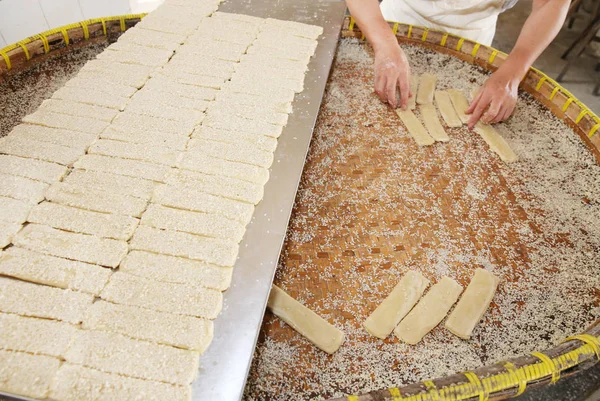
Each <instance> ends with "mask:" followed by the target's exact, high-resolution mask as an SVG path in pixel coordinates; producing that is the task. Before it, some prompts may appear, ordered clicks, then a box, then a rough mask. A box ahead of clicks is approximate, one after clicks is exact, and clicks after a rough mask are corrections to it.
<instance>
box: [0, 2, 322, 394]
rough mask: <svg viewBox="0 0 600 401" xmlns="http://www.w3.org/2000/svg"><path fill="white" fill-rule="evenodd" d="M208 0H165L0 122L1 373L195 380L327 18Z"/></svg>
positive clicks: (143, 384) (74, 379)
mask: <svg viewBox="0 0 600 401" xmlns="http://www.w3.org/2000/svg"><path fill="white" fill-rule="evenodd" d="M219 3H220V0H204V1H197V0H166V1H165V3H164V4H163V5H161V6H160V7H159V8H158V9H157V10H156V11H154V12H152V13H151V14H150V15H148V16H146V17H145V18H144V19H143V20H142V21H141V22H140V23H138V25H137V26H136V27H135V28H132V29H130V30H128V31H127V32H126V33H124V34H123V35H122V36H121V37H120V38H119V40H118V41H117V42H116V43H114V44H112V45H110V46H109V47H108V48H107V49H106V50H105V51H104V52H102V53H101V54H99V55H98V56H97V58H96V59H94V60H91V61H89V62H88V63H87V64H86V65H85V66H84V67H83V68H82V69H81V71H80V72H79V73H78V74H77V76H76V77H74V78H73V79H71V80H70V81H69V82H67V84H66V85H65V86H64V87H63V88H61V89H59V90H58V91H56V92H55V93H54V94H53V96H52V98H50V99H48V100H46V101H44V103H43V104H42V105H41V106H40V108H39V109H38V110H37V111H35V112H34V113H32V114H30V115H28V116H26V117H25V118H23V123H22V124H21V125H19V126H17V127H15V128H14V129H13V131H12V132H10V133H9V134H8V136H6V137H5V138H2V139H0V249H2V248H3V250H2V251H0V275H1V277H0V327H1V329H0V390H2V391H4V392H8V393H13V394H19V395H23V396H28V397H32V398H38V399H45V398H51V399H54V400H72V401H87V400H93V401H109V400H110V401H118V400H132V399H138V400H144V401H152V400H157V401H158V400H160V401H164V400H169V401H177V400H187V399H189V398H190V394H191V390H190V386H189V385H190V383H191V382H192V381H193V380H194V378H195V376H196V374H197V372H198V361H199V354H201V353H202V352H204V350H206V348H207V347H208V346H209V344H210V342H211V340H212V338H213V319H215V318H216V317H217V315H218V314H219V312H220V310H221V307H222V291H224V290H226V289H227V288H228V287H229V284H230V282H231V276H232V272H233V269H232V267H233V265H234V264H235V262H236V258H237V253H238V247H239V242H240V241H241V239H242V237H243V235H244V232H245V227H246V225H247V224H248V223H249V221H250V220H251V218H252V214H253V212H254V207H255V205H256V204H257V203H258V202H260V200H261V199H262V197H263V186H264V184H265V183H266V182H267V180H268V179H269V170H268V168H269V167H270V165H271V163H272V162H273V154H274V151H275V148H276V147H277V138H278V137H279V135H280V134H281V133H282V130H283V127H284V126H285V125H286V124H287V119H288V114H289V113H290V112H291V111H292V102H293V100H294V96H295V94H296V93H298V92H301V91H302V90H303V82H304V76H305V72H306V70H307V66H308V63H309V61H310V59H311V57H312V55H313V54H314V52H315V49H316V47H317V38H318V37H319V36H320V35H321V33H322V28H321V27H316V26H310V25H305V24H299V23H295V22H290V21H280V20H274V19H262V18H256V17H250V16H245V15H237V14H226V13H221V12H215V11H216V9H217V8H218V5H219ZM9 245H10V246H9Z"/></svg>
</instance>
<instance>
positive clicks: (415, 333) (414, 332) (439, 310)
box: [394, 277, 463, 345]
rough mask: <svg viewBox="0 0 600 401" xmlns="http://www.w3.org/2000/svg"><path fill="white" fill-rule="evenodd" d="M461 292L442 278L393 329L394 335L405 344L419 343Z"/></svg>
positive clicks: (453, 282)
mask: <svg viewBox="0 0 600 401" xmlns="http://www.w3.org/2000/svg"><path fill="white" fill-rule="evenodd" d="M462 290H463V289H462V287H461V286H460V284H458V283H457V282H456V281H454V280H452V279H451V278H449V277H442V279H441V280H440V281H439V282H438V283H437V284H435V285H434V286H433V287H431V289H430V290H429V291H428V292H427V294H425V296H424V297H423V298H422V299H421V300H420V301H419V303H418V304H417V306H415V307H414V308H413V310H411V311H410V313H409V314H408V315H407V316H406V317H405V318H404V319H402V321H401V322H400V324H399V325H398V326H397V327H396V328H395V329H394V334H395V335H396V336H397V337H398V338H399V339H400V340H402V341H404V342H405V343H407V344H410V345H415V344H417V343H419V342H420V341H421V340H422V339H423V337H424V336H425V335H426V334H427V333H429V332H430V331H431V330H433V329H434V328H435V327H436V326H437V325H438V324H439V323H440V322H441V321H442V319H444V317H445V316H446V314H447V313H448V311H449V310H450V308H452V305H454V303H455V302H456V300H457V299H458V297H459V296H460V293H461V292H462Z"/></svg>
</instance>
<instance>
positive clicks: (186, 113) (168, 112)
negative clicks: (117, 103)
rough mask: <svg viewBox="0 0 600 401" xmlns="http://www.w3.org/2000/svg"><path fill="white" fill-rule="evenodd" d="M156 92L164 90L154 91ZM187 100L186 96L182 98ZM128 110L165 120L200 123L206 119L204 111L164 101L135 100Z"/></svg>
mask: <svg viewBox="0 0 600 401" xmlns="http://www.w3.org/2000/svg"><path fill="white" fill-rule="evenodd" d="M152 92H153V93H155V94H160V93H162V92H157V91H152ZM182 101H185V98H182ZM127 111H128V112H132V113H136V114H139V115H142V116H150V117H158V118H164V119H165V120H173V121H178V122H182V123H186V124H194V125H198V124H200V123H201V122H202V121H203V120H204V116H205V115H204V113H203V112H201V111H196V110H191V109H184V108H181V107H172V106H169V105H166V104H164V102H160V101H159V102H157V101H156V100H152V101H140V100H134V101H133V102H131V104H130V105H129V106H127Z"/></svg>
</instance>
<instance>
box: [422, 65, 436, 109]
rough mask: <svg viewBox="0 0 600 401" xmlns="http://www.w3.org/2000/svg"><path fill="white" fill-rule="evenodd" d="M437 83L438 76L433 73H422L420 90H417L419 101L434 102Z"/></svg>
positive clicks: (423, 102)
mask: <svg viewBox="0 0 600 401" xmlns="http://www.w3.org/2000/svg"><path fill="white" fill-rule="evenodd" d="M436 83H437V77H436V76H435V75H433V74H429V73H427V72H426V73H425V74H423V75H421V79H420V81H419V90H418V92H417V103H418V104H428V103H431V102H433V94H434V92H435V85H436Z"/></svg>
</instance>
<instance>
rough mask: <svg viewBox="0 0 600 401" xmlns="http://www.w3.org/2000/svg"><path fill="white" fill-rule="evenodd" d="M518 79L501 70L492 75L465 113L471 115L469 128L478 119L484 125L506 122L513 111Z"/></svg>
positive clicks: (515, 102)
mask: <svg viewBox="0 0 600 401" xmlns="http://www.w3.org/2000/svg"><path fill="white" fill-rule="evenodd" d="M519 82H520V79H516V78H514V74H507V73H506V72H505V71H502V69H499V70H498V71H496V72H495V73H493V74H492V75H491V76H490V77H489V78H488V80H487V81H486V82H485V84H483V86H482V87H481V89H480V90H479V92H478V93H477V95H476V96H475V98H474V99H473V102H471V105H470V106H469V108H468V109H467V111H466V113H467V114H471V118H469V122H468V125H469V128H473V126H474V125H475V124H476V123H477V121H479V120H480V119H481V120H482V121H483V122H484V123H486V124H489V123H497V122H500V121H504V120H506V119H507V118H508V117H510V116H511V115H512V113H513V111H514V110H515V105H516V104H517V96H518V88H519Z"/></svg>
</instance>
